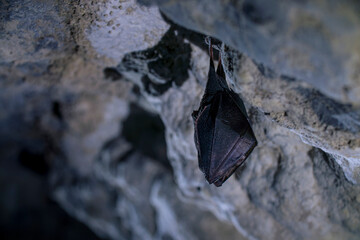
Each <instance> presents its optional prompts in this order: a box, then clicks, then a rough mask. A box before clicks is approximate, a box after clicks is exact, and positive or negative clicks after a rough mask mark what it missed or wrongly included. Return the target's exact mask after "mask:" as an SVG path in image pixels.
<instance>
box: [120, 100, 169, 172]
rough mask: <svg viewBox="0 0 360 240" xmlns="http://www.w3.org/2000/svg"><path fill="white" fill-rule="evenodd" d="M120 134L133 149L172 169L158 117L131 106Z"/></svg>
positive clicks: (162, 128) (163, 131)
mask: <svg viewBox="0 0 360 240" xmlns="http://www.w3.org/2000/svg"><path fill="white" fill-rule="evenodd" d="M122 134H123V136H124V137H125V139H126V140H127V141H128V142H129V143H130V144H131V145H132V146H133V147H134V149H136V150H138V151H140V152H141V153H142V154H144V155H145V156H148V157H150V158H152V159H154V160H157V161H159V162H160V163H161V164H162V165H164V166H165V167H166V168H168V169H172V168H171V166H170V164H169V160H168V159H167V151H166V141H165V127H164V124H163V122H162V120H161V119H160V117H159V116H158V115H155V114H153V113H150V112H148V111H146V110H144V109H143V108H141V107H139V106H138V105H136V104H131V106H130V114H129V116H128V118H127V119H126V120H125V121H124V123H123V133H122Z"/></svg>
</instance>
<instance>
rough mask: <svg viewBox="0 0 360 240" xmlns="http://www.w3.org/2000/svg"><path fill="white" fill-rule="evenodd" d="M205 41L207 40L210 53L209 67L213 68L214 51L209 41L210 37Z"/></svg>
mask: <svg viewBox="0 0 360 240" xmlns="http://www.w3.org/2000/svg"><path fill="white" fill-rule="evenodd" d="M207 41H208V42H209V55H210V68H211V67H212V68H214V69H215V66H214V52H213V46H212V42H211V37H208V38H207Z"/></svg>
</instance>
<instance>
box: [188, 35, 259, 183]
mask: <svg viewBox="0 0 360 240" xmlns="http://www.w3.org/2000/svg"><path fill="white" fill-rule="evenodd" d="M209 53H210V69H209V76H208V82H207V84H206V89H205V93H204V96H203V97H202V99H201V102H200V107H199V109H198V110H197V111H194V112H193V113H192V117H193V119H194V127H195V134H194V135H195V136H194V138H195V145H196V148H197V151H198V159H199V168H200V170H201V171H202V172H203V173H204V174H205V178H206V180H207V181H208V182H209V184H212V183H214V184H215V186H217V187H220V186H221V185H222V184H223V183H224V182H225V181H226V180H227V179H228V178H229V177H230V176H231V175H232V174H233V173H234V172H235V170H236V169H237V168H238V167H239V166H240V165H241V164H243V163H244V162H245V160H246V158H247V157H248V156H249V155H250V153H251V152H252V150H253V149H254V148H255V146H256V145H257V141H256V138H255V135H254V133H253V131H252V129H251V126H250V124H249V118H248V116H247V114H246V110H245V106H244V103H243V101H242V100H241V99H240V97H239V96H238V95H237V94H236V93H234V92H233V91H232V90H230V89H229V87H228V85H227V82H226V78H225V72H224V69H223V67H222V64H221V54H219V55H220V57H219V64H218V67H217V70H216V72H215V67H214V59H213V58H214V57H213V46H212V44H211V39H210V41H209Z"/></svg>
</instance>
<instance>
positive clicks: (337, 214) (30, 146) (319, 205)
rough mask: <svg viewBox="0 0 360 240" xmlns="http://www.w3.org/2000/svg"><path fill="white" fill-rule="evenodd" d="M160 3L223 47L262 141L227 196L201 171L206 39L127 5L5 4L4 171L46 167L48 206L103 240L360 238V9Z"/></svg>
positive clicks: (0, 143) (1, 64)
mask: <svg viewBox="0 0 360 240" xmlns="http://www.w3.org/2000/svg"><path fill="white" fill-rule="evenodd" d="M142 2H145V1H144V0H143V1H142ZM155 2H158V4H160V8H161V9H162V10H163V11H164V13H165V14H166V15H167V16H168V17H170V18H171V19H172V20H175V21H177V22H178V23H181V24H182V25H183V26H186V27H188V28H192V29H196V30H198V31H199V32H202V33H206V34H212V35H214V36H217V37H218V38H219V39H220V40H221V41H224V42H225V43H227V45H221V44H220V43H219V44H217V47H218V48H219V49H220V51H221V54H222V56H223V58H224V67H225V70H226V73H227V77H228V82H229V84H230V85H231V86H232V88H233V89H234V90H235V91H236V92H238V93H239V94H240V96H241V97H242V98H243V100H244V102H245V105H246V107H247V110H248V114H249V117H250V120H251V122H252V127H253V130H254V133H255V135H256V137H257V140H258V142H259V145H258V147H257V148H255V150H254V152H253V153H252V154H251V156H250V157H249V159H248V161H247V164H246V165H245V166H244V167H242V169H239V170H238V171H237V173H236V174H235V175H234V176H233V177H231V178H230V179H229V180H228V181H227V182H226V183H225V184H224V185H223V186H222V187H221V188H216V187H214V186H209V185H208V184H207V183H206V182H205V179H204V176H203V174H202V173H201V172H200V170H199V169H198V166H197V165H198V163H197V153H196V150H195V145H194V140H193V123H192V119H191V113H192V111H193V110H194V109H196V108H197V107H198V105H199V102H200V98H201V96H202V93H203V90H204V87H205V84H206V78H207V76H206V75H207V71H208V55H207V53H206V49H207V45H206V44H205V41H204V35H201V34H199V33H196V32H193V31H189V30H186V29H184V28H182V27H180V26H178V25H176V24H174V23H172V22H171V20H169V19H165V20H164V19H163V18H162V16H161V15H160V13H159V12H158V10H157V8H155V7H153V8H147V7H144V6H141V5H138V4H136V3H135V2H134V1H132V0H128V1H126V0H121V1H79V2H77V3H73V2H72V1H61V2H58V1H46V2H41V3H40V2H36V1H34V2H33V1H25V2H23V1H22V2H20V1H5V2H4V4H1V5H0V11H1V14H0V16H1V25H0V29H1V31H0V42H1V44H0V53H1V54H0V79H1V82H0V84H1V89H2V90H1V91H0V106H1V108H2V110H1V113H0V150H1V151H0V152H1V156H2V157H1V166H4V168H5V167H8V165H7V164H6V162H7V161H19V162H20V163H21V164H22V165H23V166H25V167H26V168H30V169H32V170H33V171H36V172H40V174H46V175H45V176H44V177H43V179H44V180H43V181H46V182H44V183H43V184H44V185H46V186H47V187H48V189H49V195H50V197H51V198H52V199H54V200H55V201H57V202H58V203H59V204H60V205H61V206H62V207H63V208H64V209H65V210H66V211H67V213H69V214H70V215H72V216H74V217H76V218H77V219H78V220H80V221H82V222H83V223H85V224H87V225H88V226H89V227H90V228H91V229H92V230H93V231H94V232H95V233H97V235H98V236H101V237H103V238H108V239H224V238H225V239H359V236H360V232H359V229H360V187H359V185H358V182H359V181H360V179H359V165H360V164H359V162H360V161H359V158H360V157H359V148H360V142H359V139H360V138H359V128H360V124H359V121H360V120H359V119H360V118H359V109H358V107H359V105H358V101H357V100H358V96H359V94H358V87H359V84H358V81H359V77H358V75H356V74H355V73H354V71H355V69H356V67H355V66H356V65H357V58H358V57H359V56H358V55H359V52H358V48H357V47H356V46H357V45H356V43H357V42H354V41H355V40H353V38H352V37H351V36H354V35H356V34H358V32H357V31H358V29H360V28H356V27H354V26H358V25H356V24H358V18H357V17H356V16H352V15H349V14H347V13H351V12H353V11H356V9H357V3H354V2H351V1H347V2H345V3H344V4H343V5H342V8H341V9H345V8H346V9H348V10H347V11H345V12H344V11H340V10H341V9H340V10H336V9H332V8H331V9H330V7H329V6H330V5H327V3H324V4H323V5H320V4H318V2H317V1H315V2H311V3H309V2H308V3H303V2H298V1H297V2H286V3H285V2H284V3H281V8H276V5H274V6H270V7H266V5H262V4H261V2H260V1H257V2H252V3H249V2H237V3H235V2H233V1H223V2H222V4H219V3H220V2H218V1H216V0H213V1H211V3H209V2H210V1H206V5H204V4H203V3H204V2H202V1H197V2H194V1H179V2H176V1H154V3H155ZM195 3H197V4H199V5H198V6H197V7H194V4H195ZM351 4H353V5H351ZM200 6H204V7H206V9H207V11H203V10H202V11H200V9H201V8H200ZM347 6H352V8H350V7H347ZM263 8H264V9H263ZM175 9H176V10H177V11H175ZM262 9H263V10H262ZM260 10H261V11H260ZM271 10H273V11H271ZM275 10H276V11H275ZM287 10H289V11H287ZM290 10H291V11H290ZM259 11H260V12H259ZM265 11H266V12H265ZM209 12H210V13H211V14H208V13H209ZM284 12H285V13H286V14H285V15H284V14H282V13H284ZM329 12H331V13H332V15H331V16H333V17H332V18H331V19H330V18H328V17H326V14H328V13H329ZM270 13H271V15H269V14H270ZM290 13H296V14H290ZM310 13H311V14H313V15H311V14H310ZM306 14H310V15H311V16H309V15H306ZM290 18H291V19H290ZM231 19H232V20H231ZM234 19H235V20H236V21H235V22H234V21H233V20H234ZM289 19H290V20H292V21H288V20H289ZM299 19H300V20H301V19H303V20H304V19H305V20H306V21H300V20H299ZM339 19H340V20H341V21H340V20H339ZM230 20H231V21H230ZM330 20H331V23H330V22H328V21H330ZM319 21H320V23H319ZM150 23H151V24H150ZM238 23H241V24H238ZM280 23H282V24H284V25H279V24H280ZM295 23H296V24H298V25H296V24H295ZM345 23H346V24H345ZM344 24H345V25H344ZM341 26H348V27H347V28H345V27H341ZM239 27H240V30H241V31H239ZM318 28H322V29H323V30H324V31H325V32H331V34H330V35H329V36H330V37H329V36H328V35H326V37H324V36H323V34H324V31H317V30H318ZM291 29H292V30H291ZM340 29H341V30H342V33H343V34H342V35H340V34H337V33H338V31H340ZM241 32H244V33H246V35H244V36H247V37H249V39H250V40H246V39H245V37H244V36H243V37H240V38H239V37H237V34H241ZM314 32H316V33H317V34H313V33H314ZM299 34H300V36H299ZM301 34H302V35H301ZM130 36H131V37H130ZM269 36H271V38H270V37H269ZM309 36H313V39H312V41H310V40H309V39H310V38H309ZM342 36H344V37H342ZM319 39H322V40H321V41H320V40H319ZM344 39H345V40H347V41H349V42H346V41H345V40H344ZM245 40H246V41H245ZM319 41H320V43H319ZM344 41H345V42H346V43H349V44H346V46H347V47H346V48H339V47H338V46H340V45H341V44H343V45H344V43H345V42H344ZM352 41H353V42H352ZM265 43H266V44H265ZM284 43H286V46H287V47H285V48H284V47H282V45H281V44H284ZM323 43H324V44H323ZM350 43H351V44H350ZM313 44H315V45H313ZM317 44H320V45H322V46H323V47H317V46H318V45H317ZM325 48H327V50H326V49H325ZM340 55H341V56H340ZM284 56H286V57H284ZM339 56H340V57H339ZM289 59H290V60H291V61H290V63H286V64H285V63H284V61H286V60H289ZM344 59H345V60H344ZM314 66H316V67H314ZM324 69H325V70H326V69H330V70H326V71H324ZM355 72H356V71H355ZM341 79H344V82H342V81H340V80H341ZM324 83H326V84H324ZM337 84H338V86H339V87H338V88H336V89H335V88H334V86H335V85H337ZM344 87H345V88H344ZM24 156H25V157H24ZM29 156H30V157H29ZM4 172H6V171H1V176H0V177H1V178H2V179H5V178H6V176H7V175H6V174H5V173H4ZM24 174H25V173H24V172H21V171H19V174H14V175H15V176H16V179H20V180H21V179H22V178H23V177H25V175H24ZM45 179H46V180H45ZM6 189H9V188H5V187H1V189H0V190H1V191H2V192H8V191H7V190H6ZM10 195H11V194H10ZM3 216H5V215H3ZM3 216H2V218H1V219H5V218H4V217H3ZM6 216H8V215H6Z"/></svg>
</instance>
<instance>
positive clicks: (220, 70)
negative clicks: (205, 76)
mask: <svg viewBox="0 0 360 240" xmlns="http://www.w3.org/2000/svg"><path fill="white" fill-rule="evenodd" d="M216 74H217V75H218V76H220V77H222V78H223V80H225V79H226V78H225V72H224V68H223V66H222V62H221V53H220V52H219V64H218V67H217V69H216Z"/></svg>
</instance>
